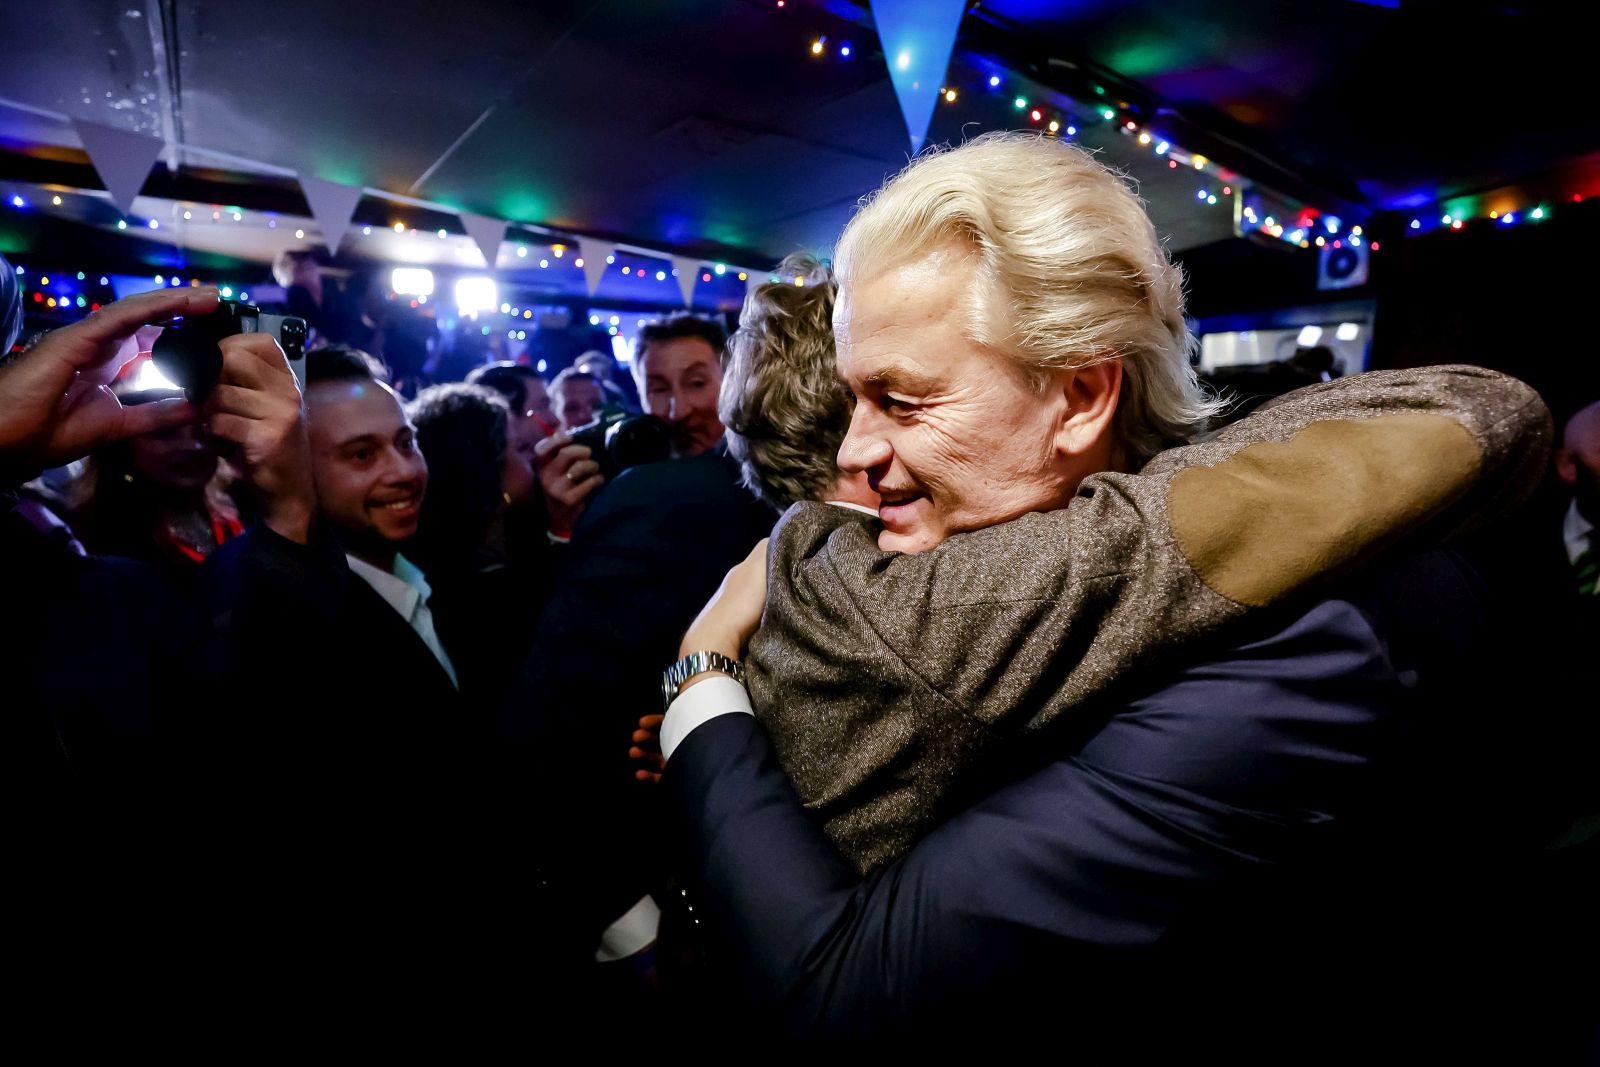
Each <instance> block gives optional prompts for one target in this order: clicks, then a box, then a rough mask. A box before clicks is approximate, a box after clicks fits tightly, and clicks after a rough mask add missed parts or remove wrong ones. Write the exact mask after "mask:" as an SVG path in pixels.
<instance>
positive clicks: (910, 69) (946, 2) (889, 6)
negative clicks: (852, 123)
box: [872, 0, 967, 153]
mask: <svg viewBox="0 0 1600 1067" xmlns="http://www.w3.org/2000/svg"><path fill="white" fill-rule="evenodd" d="M966 8H967V0H872V17H873V19H874V20H876V22H877V24H878V40H879V42H880V43H881V44H882V45H883V56H884V59H886V60H888V63H889V81H890V82H892V83H893V84H894V92H895V95H896V96H898V97H899V98H900V112H901V114H903V115H904V116H905V118H906V130H907V131H908V132H909V133H910V134H911V151H912V152H913V153H916V152H920V151H922V142H923V141H925V140H927V137H928V123H930V122H931V121H933V105H934V104H935V103H936V102H937V101H938V99H939V92H940V90H942V89H943V88H944V75H945V71H946V69H947V68H948V67H949V66H950V50H951V49H952V48H954V47H955V43H956V30H957V29H959V28H960V26H961V16H962V14H963V13H964V12H965V11H966Z"/></svg>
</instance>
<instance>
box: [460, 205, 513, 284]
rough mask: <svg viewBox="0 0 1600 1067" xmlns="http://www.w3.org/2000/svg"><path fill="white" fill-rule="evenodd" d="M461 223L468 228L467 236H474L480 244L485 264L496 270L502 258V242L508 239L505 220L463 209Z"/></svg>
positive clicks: (473, 239)
mask: <svg viewBox="0 0 1600 1067" xmlns="http://www.w3.org/2000/svg"><path fill="white" fill-rule="evenodd" d="M461 225H463V226H465V227H466V228H467V236H468V237H471V238H472V241H473V243H474V244H476V245H477V246H478V251H480V252H482V253H483V263H484V266H486V267H488V268H489V269H490V270H494V265H495V263H496V261H498V260H499V258H500V242H502V241H504V240H505V239H506V223H505V220H503V219H492V218H490V217H489V216H487V215H474V214H472V213H471V212H469V211H463V212H461Z"/></svg>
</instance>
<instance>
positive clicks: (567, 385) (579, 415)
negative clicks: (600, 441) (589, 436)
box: [556, 378, 604, 433]
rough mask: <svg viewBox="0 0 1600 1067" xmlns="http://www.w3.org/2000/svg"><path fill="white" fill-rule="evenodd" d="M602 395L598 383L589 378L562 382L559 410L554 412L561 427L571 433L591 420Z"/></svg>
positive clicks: (598, 406)
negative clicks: (559, 418)
mask: <svg viewBox="0 0 1600 1067" xmlns="http://www.w3.org/2000/svg"><path fill="white" fill-rule="evenodd" d="M603 395H604V394H603V393H602V391H601V389H600V384H599V383H598V382H595V381H593V380H591V379H589V378H573V379H572V380H571V381H565V382H562V383H561V392H560V394H559V397H558V399H559V403H560V410H559V411H558V412H556V414H558V415H560V416H561V429H562V430H564V431H566V432H568V433H571V432H572V431H573V430H576V429H577V428H578V427H579V426H587V425H588V424H589V423H591V422H593V421H594V413H595V412H596V411H599V410H600V407H601V405H602V397H603Z"/></svg>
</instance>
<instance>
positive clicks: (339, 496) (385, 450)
mask: <svg viewBox="0 0 1600 1067" xmlns="http://www.w3.org/2000/svg"><path fill="white" fill-rule="evenodd" d="M306 406H307V429H308V430H309V432H310V438H311V467H312V474H313V475H314V477H315V481H316V487H317V506H318V510H319V512H320V513H321V514H322V515H323V516H324V517H325V518H327V519H328V520H329V521H330V522H332V523H333V524H334V525H335V526H337V527H338V528H339V530H340V532H341V534H342V535H343V536H344V537H345V539H346V541H347V543H349V544H350V546H351V547H352V548H354V549H357V550H359V548H360V547H362V546H364V545H371V546H374V547H378V548H388V549H389V550H392V549H393V547H394V545H395V544H396V543H398V542H400V541H404V540H406V539H407V538H409V537H410V536H411V535H412V534H414V533H416V532H417V516H418V515H419V514H420V513H421V510H422V494H423V492H424V491H425V490H426V489H427V486H428V465H427V463H426V462H425V461H424V460H423V458H422V453H421V452H419V451H418V450H417V443H416V430H415V428H414V427H413V426H412V425H411V422H410V421H409V420H408V419H407V418H406V415H405V412H404V411H403V410H402V409H401V407H400V401H399V399H398V398H397V397H396V396H395V395H394V393H392V392H390V391H389V388H388V387H387V386H385V385H383V384H382V383H381V382H373V381H348V382H320V383H318V384H316V385H313V386H312V387H311V388H310V389H309V390H308V392H307V395H306Z"/></svg>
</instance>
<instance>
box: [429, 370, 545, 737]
mask: <svg viewBox="0 0 1600 1067" xmlns="http://www.w3.org/2000/svg"><path fill="white" fill-rule="evenodd" d="M407 415H408V417H409V418H410V419H411V421H412V422H413V423H414V424H415V425H416V428H417V442H418V446H419V447H420V448H421V450H422V454H423V457H424V458H425V459H426V460H427V461H428V477H429V488H428V492H427V494H426V495H425V496H424V497H423V501H422V515H421V517H420V519H419V521H418V524H417V535H416V537H415V538H413V539H412V541H411V543H410V544H409V545H408V546H407V551H408V552H410V553H411V554H412V555H413V556H414V557H415V558H416V560H417V562H418V563H419V564H420V565H421V566H422V568H423V571H424V573H426V574H427V575H429V581H430V583H431V584H432V586H433V589H434V596H433V600H432V601H431V602H430V607H431V608H432V609H433V612H434V617H435V618H436V620H437V622H438V627H439V633H440V636H441V638H442V640H443V641H444V643H445V644H446V645H447V646H448V647H449V648H450V649H452V651H453V654H454V657H455V660H456V662H457V664H458V666H459V668H460V671H461V677H462V679H463V683H464V685H467V686H468V688H467V689H466V690H464V692H465V693H466V695H467V697H468V700H469V702H470V703H471V704H473V705H474V706H476V707H480V708H498V707H499V706H500V703H501V702H502V701H503V700H504V698H505V693H506V689H507V688H508V687H509V685H510V684H511V680H512V679H513V678H514V677H515V676H516V673H517V670H518V668H519V666H520V665H521V662H522V659H523V657H524V656H526V655H527V651H528V648H529V647H530V644H531V642H532V640H533V628H534V626H535V625H536V624H537V623H538V620H539V609H540V607H541V606H542V605H543V603H544V599H545V597H546V596H547V595H548V585H549V574H548V570H549V553H550V546H549V543H548V541H547V540H546V539H545V537H544V536H543V534H542V532H541V531H542V527H543V511H542V509H541V508H540V507H539V503H540V500H539V495H538V494H539V489H538V485H537V483H536V482H535V481H534V474H533V470H532V467H531V466H530V464H529V462H528V460H527V459H526V458H525V457H524V456H522V455H520V454H518V453H517V452H516V451H515V449H513V447H512V445H511V442H510V440H509V437H508V432H509V431H508V427H509V423H510V421H511V420H510V409H509V408H508V407H507V405H506V403H505V402H504V401H503V400H502V399H501V398H500V395H499V394H498V393H495V392H493V391H491V390H489V389H485V388H481V387H479V386H475V385H461V384H452V385H435V386H431V387H429V388H427V389H425V390H423V391H422V393H421V394H420V395H419V396H418V397H417V399H416V400H414V401H412V402H411V404H410V405H408V407H407Z"/></svg>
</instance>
